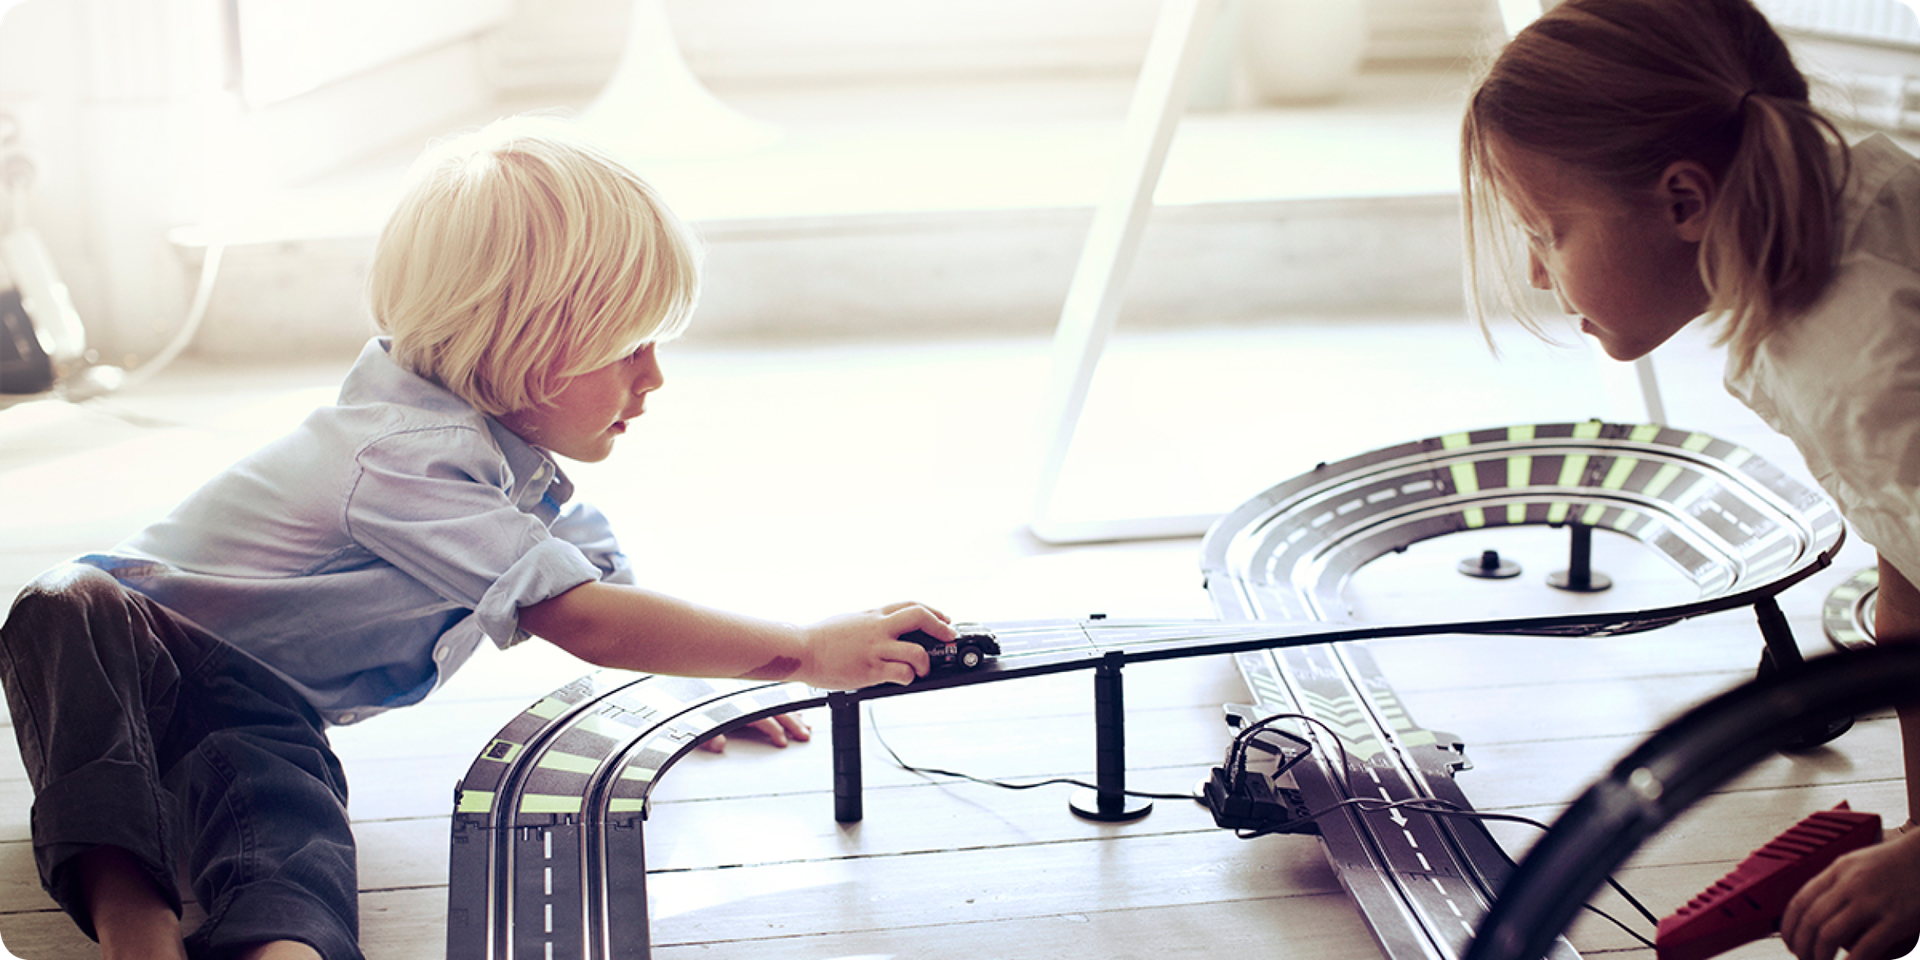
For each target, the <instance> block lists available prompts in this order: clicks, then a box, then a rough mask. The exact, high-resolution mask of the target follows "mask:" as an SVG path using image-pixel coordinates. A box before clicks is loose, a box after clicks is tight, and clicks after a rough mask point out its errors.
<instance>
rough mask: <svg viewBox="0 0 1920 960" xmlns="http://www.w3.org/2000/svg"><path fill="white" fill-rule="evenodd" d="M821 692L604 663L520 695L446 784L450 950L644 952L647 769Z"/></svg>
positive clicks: (475, 953) (650, 780)
mask: <svg viewBox="0 0 1920 960" xmlns="http://www.w3.org/2000/svg"><path fill="white" fill-rule="evenodd" d="M823 700H824V697H823V696H822V695H820V694H818V693H817V692H815V691H813V690H812V689H810V688H808V687H806V686H804V685H801V684H791V683H784V684H769V683H753V682H746V681H708V680H695V679H688V678H684V677H658V676H647V675H636V674H625V675H618V674H615V673H612V672H602V673H596V674H592V675H589V676H586V677H582V678H581V679H579V680H576V681H574V682H573V683H570V684H568V685H567V686H565V687H562V688H560V689H559V690H556V691H554V692H553V693H552V694H549V695H548V696H546V697H545V698H543V699H541V700H540V701H539V702H538V703H535V704H534V705H533V706H531V707H528V708H527V709H526V710H525V711H523V712H521V714H520V715H519V716H518V717H515V718H514V720H513V721H512V722H511V723H509V724H507V726H505V727H503V728H502V729H501V730H500V732H499V733H498V734H497V735H496V736H495V737H494V739H493V741H492V742H491V743H490V744H488V746H487V748H486V749H485V750H483V751H482V752H481V754H480V756H479V757H477V758H476V759H475V760H474V761H473V765H472V767H471V768H469V769H468V771H467V775H466V777H464V778H463V779H462V780H461V781H460V786H459V788H458V789H457V790H456V791H455V799H454V814H453V842H452V851H451V854H450V857H449V864H448V866H449V884H448V897H449V904H448V911H447V956H448V957H449V958H462V960H467V958H482V957H486V958H495V960H508V958H517V960H527V958H540V960H560V958H578V960H588V958H594V960H603V958H616V957H633V958H642V957H646V956H647V955H648V951H649V945H648V939H647V930H648V923H647V897H646V850H645V846H644V841H643V837H642V834H643V830H642V822H643V821H644V820H645V819H646V813H647V795H648V793H649V792H650V791H651V790H652V788H653V784H654V782H655V781H656V780H658V779H659V776H660V774H661V773H662V772H663V771H665V770H666V769H667V768H668V767H669V766H671V765H672V764H673V762H674V761H675V760H678V759H679V758H680V757H681V756H683V755H684V754H685V753H686V752H687V751H688V750H691V749H692V748H693V747H695V746H696V745H698V744H699V742H700V741H702V740H704V739H707V738H708V737H710V736H713V735H714V734H716V733H722V732H725V731H726V730H727V729H730V728H732V727H735V726H738V725H739V724H742V723H748V722H751V721H753V720H756V719H759V718H761V717H765V716H770V715H772V714H776V713H781V712H784V711H787V710H793V709H799V708H802V707H807V706H815V705H818V704H819V703H821V702H823Z"/></svg>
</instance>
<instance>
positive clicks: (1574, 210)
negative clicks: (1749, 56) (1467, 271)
mask: <svg viewBox="0 0 1920 960" xmlns="http://www.w3.org/2000/svg"><path fill="white" fill-rule="evenodd" d="M1502 159H1503V160H1504V161H1505V169H1506V170H1507V172H1508V175H1507V181H1508V182H1507V183H1506V189H1507V192H1508V194H1509V195H1510V198H1511V200H1512V201H1513V202H1512V203H1511V205H1510V206H1511V208H1512V209H1513V210H1514V211H1515V213H1516V214H1517V216H1518V218H1519V220H1520V223H1521V227H1522V229H1524V230H1525V232H1526V236H1527V247H1528V264H1527V274H1528V279H1529V281H1530V282H1531V283H1532V285H1533V286H1534V287H1535V288H1536V289H1540V290H1551V291H1553V293H1554V295H1555V296H1557V297H1558V298H1559V300H1560V306H1561V308H1562V309H1564V310H1566V311H1567V312H1568V313H1570V314H1573V315H1576V316H1578V317H1579V318H1580V332H1582V333H1585V334H1587V335H1589V336H1591V337H1593V338H1594V339H1596V340H1598V341H1599V342H1600V346H1601V347H1602V348H1603V349H1604V350H1606V352H1607V355H1608V356H1610V357H1613V358H1614V359H1615V360H1634V359H1638V358H1640V357H1643V356H1645V355H1646V354H1648V353H1650V352H1652V351H1653V349H1654V348H1655V347H1658V346H1659V345H1660V344H1662V343H1665V342H1666V341H1667V339H1668V338H1669V337H1672V336H1673V335H1674V334H1675V333H1678V332H1680V329H1681V328H1682V327H1685V326H1686V325H1687V324H1688V323H1689V322H1691V321H1692V320H1693V319H1694V318H1695V317H1697V316H1699V315H1700V314H1701V313H1702V312H1704V311H1705V310H1706V307H1707V302H1708V295H1707V290H1706V285H1705V283H1704V282H1703V281H1702V280H1701V279H1700V270H1699V266H1698V260H1699V233H1700V230H1701V228H1703V227H1704V224H1705V222H1706V210H1707V206H1708V205H1709V204H1710V203H1711V200H1712V178H1711V176H1710V175H1709V174H1707V172H1706V170H1705V168H1702V167H1700V166H1699V165H1697V164H1693V163H1691V162H1681V163H1676V164H1674V165H1673V166H1671V167H1669V168H1668V169H1667V171H1665V172H1664V173H1663V174H1662V178H1661V181H1660V182H1659V183H1658V184H1655V185H1654V186H1653V187H1651V188H1649V189H1647V190H1644V191H1637V192H1634V193H1632V194H1630V195H1628V196H1625V197H1622V196H1621V195H1620V194H1619V193H1618V192H1617V191H1615V190H1612V189H1609V188H1607V187H1606V186H1604V185H1602V184H1600V183H1599V182H1597V181H1596V180H1594V179H1593V178H1592V177H1590V176H1587V175H1585V174H1583V173H1581V172H1579V171H1577V170H1573V169H1571V168H1569V167H1567V166H1566V165H1565V164H1562V163H1560V162H1558V161H1555V160H1552V159H1550V158H1547V157H1545V156H1542V155H1541V154H1538V153H1534V152H1532V151H1529V150H1526V149H1523V148H1518V147H1508V148H1506V149H1504V150H1503V151H1502ZM1702 177H1704V178H1705V180H1704V182H1703V181H1702V180H1701V178H1702Z"/></svg>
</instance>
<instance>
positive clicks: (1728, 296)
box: [1700, 91, 1847, 372]
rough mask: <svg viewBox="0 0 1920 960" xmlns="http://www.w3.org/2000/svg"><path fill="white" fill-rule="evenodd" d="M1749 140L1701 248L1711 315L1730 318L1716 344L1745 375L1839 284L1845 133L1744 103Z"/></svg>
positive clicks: (1796, 106)
mask: <svg viewBox="0 0 1920 960" xmlns="http://www.w3.org/2000/svg"><path fill="white" fill-rule="evenodd" d="M1737 109H1738V110H1739V113H1740V115H1741V121H1742V130H1741V134H1740V140H1739V145H1738V146H1737V147H1736V148H1735V149H1734V151H1733V155H1732V157H1731V159H1730V160H1729V161H1728V163H1727V167H1726V170H1725V171H1724V172H1723V173H1722V174H1721V175H1720V183H1719V197H1718V198H1717V199H1716V200H1715V202H1714V206H1713V212H1712V214H1711V215H1710V216H1709V218H1708V221H1707V230H1706V235H1705V237H1704V238H1703V239H1702V241H1701V244H1700V277H1701V279H1702V280H1703V281H1704V282H1705V284H1706V288H1707V291H1708V293H1709V295H1710V296H1711V298H1712V299H1711V302H1710V304H1709V307H1708V309H1709V310H1711V311H1713V312H1714V313H1715V314H1716V315H1718V316H1721V317H1724V318H1725V319H1724V326H1723V327H1722V329H1721V331H1720V336H1719V342H1720V343H1721V344H1724V345H1726V346H1727V348H1728V351H1729V352H1730V353H1731V354H1732V355H1733V360H1734V368H1735V370H1736V371H1742V372H1744V371H1745V370H1746V369H1747V367H1748V366H1750V365H1751V364H1752V363H1753V358H1754V355H1755V354H1756V353H1757V352H1758V350H1759V349H1760V342H1761V341H1762V340H1764V339H1766V337H1767V335H1768V334H1769V333H1772V332H1773V331H1774V330H1775V329H1777V328H1778V327H1779V326H1780V324H1781V323H1782V322H1783V321H1784V320H1785V319H1786V318H1787V317H1790V316H1792V315H1793V314H1794V313H1795V312H1797V311H1798V310H1800V309H1802V308H1804V307H1806V306H1807V305H1809V304H1811V303H1812V302H1813V301H1814V299H1816V298H1817V297H1819V296H1820V294H1821V292H1822V291H1823V290H1825V289H1826V286H1827V281H1828V280H1830V279H1832V277H1833V270H1834V260H1835V250H1836V249H1837V246H1838V240H1839V238H1838V237H1836V236H1835V225H1836V218H1837V215H1838V210H1837V209H1836V208H1837V203H1838V193H1839V186H1840V185H1841V184H1842V183H1844V182H1845V180H1846V167H1847V155H1846V153H1845V151H1844V148H1843V149H1842V150H1841V151H1840V152H1839V156H1840V160H1841V167H1840V170H1839V171H1838V173H1837V175H1836V172H1835V170H1834V169H1833V167H1834V164H1833V162H1832V155H1833V149H1832V147H1831V146H1830V144H1843V143H1844V141H1843V140H1842V139H1841V137H1840V134H1839V131H1838V130H1836V129H1834V127H1833V124H1832V123H1831V122H1830V121H1829V120H1827V118H1826V117H1824V116H1822V115H1820V113H1819V112H1818V111H1816V110H1814V109H1813V108H1812V107H1811V106H1809V105H1808V104H1807V102H1806V101H1805V100H1804V99H1801V100H1794V99H1787V98H1781V99H1776V98H1774V97H1770V96H1768V95H1766V94H1765V93H1762V92H1758V91H1755V92H1751V93H1749V94H1746V95H1743V96H1742V97H1741V99H1740V102H1739V106H1738V108H1737Z"/></svg>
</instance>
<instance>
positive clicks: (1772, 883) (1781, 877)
mask: <svg viewBox="0 0 1920 960" xmlns="http://www.w3.org/2000/svg"><path fill="white" fill-rule="evenodd" d="M1879 841H1880V815H1879V814H1877V813H1857V812H1855V811H1854V810H1853V809H1851V808H1850V807H1848V806H1847V804H1846V802H1845V801H1842V802H1841V803H1840V805H1839V806H1837V807H1835V808H1833V809H1832V810H1822V811H1820V812H1818V813H1816V814H1814V815H1812V816H1810V817H1808V818H1806V819H1805V820H1802V821H1800V822H1799V823H1796V824H1794V825H1793V826H1792V827H1791V828H1789V829H1788V830H1787V832H1785V833H1782V834H1781V835H1779V836H1777V837H1775V838H1773V839H1772V840H1770V841H1768V842H1767V845H1766V846H1763V847H1761V848H1760V849H1758V850H1755V851H1754V852H1753V853H1751V854H1749V855H1748V856H1747V858H1746V859H1745V860H1742V861H1740V865H1739V866H1737V867H1734V868H1733V872H1731V873H1729V874H1727V875H1726V876H1724V877H1721V878H1720V879H1719V880H1718V881H1717V882H1715V883H1714V885H1713V886H1711V887H1708V888H1707V889H1706V890H1704V891H1702V892H1701V894H1700V895H1699V896H1697V897H1694V898H1693V899H1692V900H1690V901H1688V902H1687V905H1686V906H1684V907H1681V908H1680V910H1679V912H1677V913H1675V914H1674V915H1673V916H1670V917H1668V918H1666V919H1665V920H1662V921H1660V926H1659V927H1658V929H1657V930H1656V932H1655V933H1654V937H1653V943H1654V956H1655V957H1657V958H1658V960H1706V958H1707V957H1712V956H1717V955H1719V954H1722V953H1725V952H1727V951H1728V950H1732V949H1733V948H1734V947H1737V946H1740V945H1741V944H1743V943H1750V942H1752V941H1755V940H1758V939H1760V938H1762V937H1766V936H1771V935H1772V934H1773V933H1775V932H1776V931H1778V930H1779V929H1780V915H1781V914H1783V913H1785V912H1786V910H1787V901H1789V900H1791V899H1793V895H1794V894H1795V893H1796V892H1798V891H1799V890H1800V888H1801V887H1802V886H1803V885H1805V884H1806V882H1807V881H1808V880H1811V879H1813V877H1814V875H1815V874H1817V873H1819V872H1820V871H1822V870H1825V869H1826V868H1827V866H1828V865H1829V864H1831V863H1833V861H1835V860H1837V859H1839V857H1840V856H1841V855H1842V854H1845V853H1849V852H1851V851H1854V850H1858V849H1860V848H1861V847H1865V846H1870V845H1872V844H1874V843H1878V842H1879Z"/></svg>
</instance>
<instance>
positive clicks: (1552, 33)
mask: <svg viewBox="0 0 1920 960" xmlns="http://www.w3.org/2000/svg"><path fill="white" fill-rule="evenodd" d="M1508 147H1519V148H1521V149H1524V150H1527V151H1529V152H1531V153H1534V154H1537V155H1541V156H1545V157H1547V158H1549V159H1551V160H1553V161H1557V162H1559V163H1562V164H1565V165H1567V166H1568V167H1570V168H1572V169H1574V170H1577V171H1579V172H1581V173H1584V174H1586V175H1588V176H1591V177H1593V178H1595V179H1596V181H1597V182H1599V183H1600V184H1602V185H1603V186H1606V187H1609V188H1612V189H1614V190H1616V191H1618V192H1619V193H1620V195H1621V196H1622V197H1623V198H1624V197H1626V196H1629V195H1632V194H1636V193H1639V192H1642V191H1644V190H1646V189H1648V188H1650V187H1652V186H1653V185H1654V184H1655V183H1656V182H1657V180H1658V179H1659V177H1660V175H1661V173H1662V172H1663V171H1664V170H1666V168H1667V167H1668V165H1670V164H1672V163H1674V162H1676V161H1680V160H1691V161H1694V162H1697V163H1699V164H1701V165H1702V166H1704V167H1706V168H1707V169H1708V170H1710V171H1711V172H1712V173H1713V175H1714V177H1715V183H1716V185H1717V189H1718V195H1717V197H1716V199H1715V200H1714V203H1713V210H1712V213H1711V215H1710V216H1709V218H1708V221H1707V227H1706V232H1705V235H1704V237H1703V239H1702V242H1701V244H1700V258H1699V269H1700V277H1701V280H1702V281H1703V282H1704V284H1705V286H1706V290H1707V294H1708V297H1709V305H1708V308H1707V309H1708V313H1709V314H1713V315H1715V316H1718V317H1723V318H1724V321H1725V327H1724V328H1723V329H1722V330H1721V331H1720V342H1721V343H1723V344H1727V345H1729V346H1730V349H1731V352H1732V354H1733V357H1734V361H1735V364H1736V369H1742V370H1744V369H1745V368H1746V366H1747V365H1748V364H1749V363H1751V362H1752V360H1753V356H1754V352H1755V351H1756V350H1757V349H1758V348H1759V344H1760V341H1761V340H1763V339H1765V338H1766V336H1767V334H1768V333H1770V332H1772V331H1773V330H1774V329H1775V328H1776V327H1777V326H1778V325H1779V324H1780V323H1782V322H1783V321H1784V320H1785V319H1786V318H1787V317H1788V316H1790V315H1791V314H1792V311H1793V310H1795V309H1796V308H1799V307H1803V306H1805V305H1807V304H1808V303H1810V302H1811V301H1812V300H1813V299H1814V298H1815V297H1817V296H1819V294H1820V292H1821V291H1822V290H1823V289H1824V288H1825V286H1826V284H1827V281H1828V279H1829V278H1831V276H1832V275H1833V267H1834V259H1835V256H1836V253H1835V251H1836V248H1837V243H1838V237H1837V235H1836V226H1835V215H1836V210H1837V203H1838V194H1839V188H1840V185H1841V184H1842V182H1843V181H1844V180H1845V169H1846V160H1845V157H1846V151H1845V142H1844V141H1843V140H1842V139H1841V137H1840V134H1839V132H1838V131H1837V130H1836V129H1835V128H1834V126H1833V125H1832V123H1831V122H1829V121H1828V120H1827V119H1826V118H1825V117H1823V116H1822V115H1821V114H1820V113H1819V112H1818V111H1817V110H1815V109H1814V107H1813V106H1812V104H1811V103H1810V102H1809V101H1808V90H1807V81H1806V78H1805V77H1803V76H1802V75H1801V73H1800V71H1799V69H1798V68H1797V67H1795V66H1794V63H1793V58H1792V55H1791V54H1790V53H1789V52H1788V51H1787V47H1786V44H1785V43H1784V42H1782V41H1781V39H1780V36H1779V34H1777V33H1775V32H1774V30H1773V27H1772V25H1771V24H1769V23H1768V22H1767V20H1766V18H1765V17H1764V16H1763V15H1762V14H1761V13H1760V12H1759V11H1758V10H1756V9H1755V8H1754V6H1753V4H1752V3H1750V2H1749V0H1563V2H1561V3H1559V4H1558V5H1556V6H1555V7H1554V8H1553V9H1552V10H1550V11H1548V12H1547V13H1546V14H1545V15H1543V16H1542V17H1540V19H1538V20H1536V21H1534V22H1533V23H1532V24H1530V25H1529V26H1528V27H1527V28H1526V29H1524V30H1522V31H1520V33H1519V34H1517V35H1516V36H1515V37H1514V38H1513V41H1512V42H1511V43H1509V44H1508V45H1507V47H1506V49H1505V50H1503V51H1502V52H1501V53H1500V54H1499V56H1498V57H1497V58H1496V59H1495V60H1494V61H1493V63H1492V64H1491V65H1490V66H1489V67H1488V68H1487V70H1486V72H1485V75H1484V77H1483V78H1482V79H1481V81H1480V82H1479V83H1478V84H1477V85H1476V86H1475V88H1474V90H1473V93H1472V95H1471V97H1470V98H1469V100H1468V105H1467V112H1466V118H1465V120H1464V121H1463V122H1462V128H1461V140H1460V151H1461V156H1460V172H1461V187H1462V191H1463V198H1464V201H1465V204H1464V213H1465V231H1466V254H1467V298H1468V303H1469V304H1470V305H1471V309H1472V311H1473V314H1474V316H1475V319H1476V320H1478V321H1479V322H1480V325H1481V328H1482V330H1483V331H1484V330H1487V329H1488V312H1489V310H1488V305H1487V303H1486V297H1485V295H1484V293H1483V289H1484V288H1486V287H1491V288H1493V292H1494V293H1495V295H1496V297H1497V299H1499V300H1500V301H1501V302H1503V303H1504V305H1506V306H1508V307H1510V308H1512V309H1513V310H1514V311H1515V312H1516V313H1517V314H1519V316H1520V317H1521V322H1522V323H1523V324H1525V325H1526V326H1527V327H1528V329H1531V330H1533V331H1534V332H1535V333H1540V332H1541V331H1540V327H1539V326H1538V322H1537V320H1535V319H1534V318H1533V317H1532V316H1531V315H1530V311H1529V310H1528V309H1527V308H1526V306H1525V304H1524V302H1523V296H1522V288H1523V286H1524V285H1525V276H1524V273H1518V274H1517V273H1516V265H1517V264H1519V263H1521V262H1523V261H1522V260H1521V257H1522V256H1523V254H1524V249H1523V248H1522V247H1520V246H1519V245H1518V244H1516V243H1515V238H1514V229H1513V224H1512V219H1511V215H1512V213H1513V208H1514V205H1515V203H1516V198H1515V197H1513V196H1511V195H1510V183H1511V181H1510V180H1509V179H1508V174H1507V173H1506V171H1504V170H1503V168H1502V162H1501V158H1500V156H1499V154H1500V152H1501V151H1502V150H1503V149H1505V148H1508ZM1836 153H1837V154H1838V156H1839V157H1840V158H1841V163H1840V165H1839V169H1838V170H1836V169H1835V166H1836V165H1835V163H1834V162H1833V157H1834V156H1835V155H1836ZM1489 262H1491V265H1492V269H1491V270H1488V269H1487V264H1488V263H1489ZM1489 273H1491V274H1492V275H1493V276H1492V277H1491V278H1489V277H1488V276H1487V274H1489ZM1489 280H1491V282H1489ZM1489 336H1491V334H1489Z"/></svg>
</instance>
